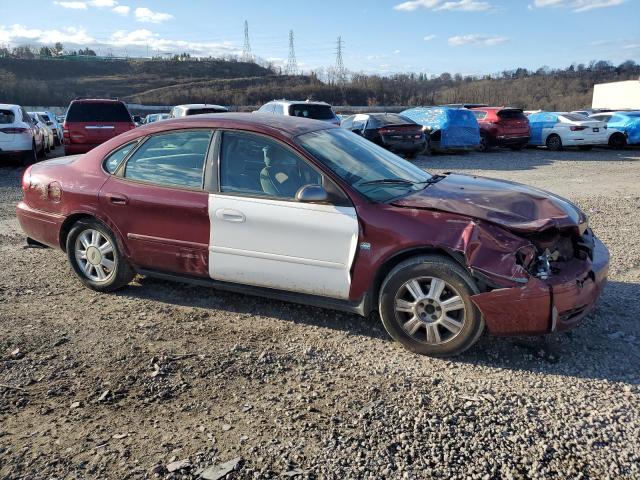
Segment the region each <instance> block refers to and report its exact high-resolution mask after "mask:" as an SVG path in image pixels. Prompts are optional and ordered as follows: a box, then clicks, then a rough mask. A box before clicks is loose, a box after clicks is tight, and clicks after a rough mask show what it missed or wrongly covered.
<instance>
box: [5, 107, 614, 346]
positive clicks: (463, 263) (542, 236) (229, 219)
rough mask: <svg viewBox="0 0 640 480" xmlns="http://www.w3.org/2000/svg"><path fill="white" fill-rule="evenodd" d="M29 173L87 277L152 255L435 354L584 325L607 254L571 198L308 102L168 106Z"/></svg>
mask: <svg viewBox="0 0 640 480" xmlns="http://www.w3.org/2000/svg"><path fill="white" fill-rule="evenodd" d="M22 188H23V192H24V197H23V200H22V201H21V202H20V203H19V205H18V207H17V217H18V220H19V222H20V225H21V227H22V229H23V231H24V232H25V234H26V235H27V236H28V237H29V238H30V239H31V242H32V243H33V242H39V243H41V244H43V245H48V246H50V247H54V248H58V249H62V250H64V251H65V252H66V254H67V257H68V260H69V262H70V263H71V266H72V267H73V270H74V272H75V273H76V275H77V276H78V277H79V279H80V280H81V281H82V282H83V283H84V284H85V285H86V286H87V287H89V288H92V289H94V290H97V291H102V292H107V291H113V290H116V289H119V288H122V287H124V286H126V285H127V284H128V283H129V281H130V280H131V279H132V278H133V276H134V274H135V273H140V274H142V275H148V276H156V277H160V278H164V279H173V280H179V281H185V282H194V283H196V284H200V285H210V286H213V287H218V288H221V289H226V290H233V291H237V292H243V293H250V294H256V295H264V296H269V297H272V298H277V299H281V300H290V301H296V302H300V303H307V304H311V305H316V306H324V307H328V308H333V309H339V310H345V311H350V312H355V313H358V314H361V315H365V316H367V315H369V314H370V313H372V312H374V311H379V312H380V315H381V317H382V321H383V323H384V325H385V327H386V329H387V330H388V331H389V333H390V334H391V336H392V337H393V338H395V339H396V340H398V341H399V342H400V343H402V344H403V345H404V346H405V347H407V348H409V349H410V350H412V351H414V352H417V353H421V354H429V355H440V356H445V355H454V354H457V353H460V352H462V351H463V350H465V349H467V348H469V347H470V346H471V345H473V344H474V343H475V342H476V340H477V339H478V338H479V336H480V335H481V334H482V332H483V331H485V330H486V331H488V332H489V333H491V334H499V335H508V334H511V335H515V334H523V335H530V334H543V333H548V332H552V331H558V330H565V329H568V328H571V327H574V326H575V325H576V324H577V323H578V322H579V321H580V320H581V319H582V318H583V317H584V316H585V315H586V314H587V313H588V312H589V311H590V310H591V309H592V308H593V306H594V304H595V302H596V300H597V298H598V296H599V294H600V292H601V290H602V288H603V285H604V283H605V280H606V276H607V268H608V263H609V253H608V251H607V249H606V247H605V246H604V245H603V244H602V243H601V242H600V240H598V239H597V238H596V237H595V236H594V234H593V232H592V231H591V229H590V228H589V225H588V221H587V217H586V216H585V214H584V213H583V212H582V211H581V210H580V209H579V208H578V207H576V206H575V205H573V204H572V203H571V202H569V201H568V200H565V199H562V198H560V197H558V196H556V195H553V194H551V193H548V192H544V191H542V190H537V189H534V188H530V187H527V186H525V185H521V184H516V183H512V182H506V181H500V180H492V179H489V178H482V177H478V176H467V175H457V174H445V175H431V174H429V173H427V172H425V171H423V170H422V169H420V168H418V167H416V166H414V165H413V164H411V163H409V162H406V161H404V160H403V159H400V158H399V157H398V156H396V155H394V154H392V153H390V152H389V151H387V150H385V149H383V148H381V147H379V146H378V145H375V144H374V143H372V142H370V141H368V140H366V139H364V138H363V137H360V136H358V135H356V134H354V133H353V132H349V131H347V130H345V129H342V128H339V127H336V126H331V125H328V124H327V123H326V122H319V121H312V120H307V119H300V118H295V117H289V118H287V117H285V116H282V117H281V118H280V119H278V121H277V122H274V121H273V117H272V116H270V115H262V114H257V115H255V114H254V115H252V114H242V113H230V114H220V115H211V116H193V117H189V118H184V119H179V120H173V119H172V120H167V121H164V122H156V123H153V124H151V125H145V126H143V127H140V128H137V129H135V130H132V131H129V132H127V133H124V134H122V135H120V136H119V137H117V138H114V139H112V140H109V141H108V142H106V143H104V144H103V145H100V146H99V147H97V148H95V149H94V150H93V151H91V152H89V153H88V154H86V155H82V156H76V157H72V158H69V157H67V158H62V159H55V160H50V161H47V162H43V163H40V164H36V165H34V166H32V167H30V168H28V169H26V171H25V173H24V176H23V179H22ZM42 268H43V267H41V268H40V274H43V273H44V272H43V271H42ZM58 273H59V272H58V271H57V270H56V271H55V272H52V274H56V275H57V274H58Z"/></svg>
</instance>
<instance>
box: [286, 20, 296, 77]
mask: <svg viewBox="0 0 640 480" xmlns="http://www.w3.org/2000/svg"><path fill="white" fill-rule="evenodd" d="M285 74H286V75H297V74H298V62H297V61H296V50H295V48H294V46H293V30H289V60H287V68H286V69H285Z"/></svg>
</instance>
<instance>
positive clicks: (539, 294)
mask: <svg viewBox="0 0 640 480" xmlns="http://www.w3.org/2000/svg"><path fill="white" fill-rule="evenodd" d="M482 228H483V229H486V228H487V226H483V227H482ZM495 229H496V227H493V226H490V227H489V230H491V231H492V236H494V235H495V233H494V232H493V230H495ZM499 230H502V229H499ZM503 232H504V231H503ZM502 237H505V238H504V242H503V243H502V245H501V246H502V247H504V248H505V249H506V251H505V252H504V254H503V255H502V256H501V257H499V258H500V260H501V261H500V262H498V263H496V262H495V260H493V261H491V260H489V261H487V257H486V253H485V254H483V255H482V256H479V253H481V252H484V250H485V249H486V248H485V247H484V245H481V246H479V247H478V249H477V250H476V253H475V255H474V254H472V255H467V258H466V261H467V265H468V266H469V267H470V268H471V271H472V273H473V275H474V277H476V279H477V281H478V283H479V285H480V286H481V290H482V292H481V293H479V294H477V295H474V296H473V297H472V300H473V302H474V303H475V304H476V306H477V307H478V309H479V310H480V311H481V312H482V315H483V317H484V319H485V323H486V326H487V330H488V331H489V332H490V333H491V334H494V335H536V334H542V333H548V332H553V331H557V330H566V329H569V328H572V327H574V326H575V325H577V324H578V323H579V322H580V320H581V319H582V318H583V317H584V316H585V315H586V314H587V313H589V311H591V309H592V308H593V306H594V305H595V303H596V301H597V299H598V297H599V295H600V293H601V292H602V289H603V287H604V284H605V282H606V277H607V272H608V267H609V252H608V251H607V249H606V247H605V246H604V245H603V244H602V242H600V240H598V239H597V238H596V237H595V236H594V235H593V232H592V231H591V229H589V228H587V225H586V221H585V222H584V223H583V224H581V225H578V226H575V227H568V228H564V229H558V228H553V227H552V228H547V229H544V230H542V231H539V232H533V233H528V234H522V233H520V232H518V234H517V235H516V234H513V233H511V232H504V233H503V234H502ZM506 237H508V238H506ZM509 249H511V250H510V251H511V252H512V255H509V253H508V251H509ZM506 272H510V273H509V274H505V273H506ZM509 284H510V285H509Z"/></svg>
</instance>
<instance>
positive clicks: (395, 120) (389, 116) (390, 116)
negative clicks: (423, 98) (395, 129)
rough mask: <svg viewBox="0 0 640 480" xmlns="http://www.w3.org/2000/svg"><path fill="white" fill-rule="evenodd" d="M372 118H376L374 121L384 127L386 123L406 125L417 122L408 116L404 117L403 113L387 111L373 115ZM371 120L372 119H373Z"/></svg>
mask: <svg viewBox="0 0 640 480" xmlns="http://www.w3.org/2000/svg"><path fill="white" fill-rule="evenodd" d="M371 120H374V123H375V124H376V125H378V126H381V127H384V126H386V125H406V124H408V123H409V124H415V123H416V122H414V121H413V120H410V119H408V118H407V117H403V116H402V115H398V114H395V113H385V114H382V115H371ZM371 120H370V121H371Z"/></svg>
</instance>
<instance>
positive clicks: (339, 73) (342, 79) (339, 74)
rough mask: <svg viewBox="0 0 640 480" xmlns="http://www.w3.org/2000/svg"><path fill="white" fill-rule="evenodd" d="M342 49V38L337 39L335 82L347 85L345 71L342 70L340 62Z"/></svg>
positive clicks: (342, 63) (342, 66) (342, 64)
mask: <svg viewBox="0 0 640 480" xmlns="http://www.w3.org/2000/svg"><path fill="white" fill-rule="evenodd" d="M343 49H344V41H343V40H342V37H338V42H337V48H336V82H337V83H338V84H340V85H342V84H345V83H347V69H346V68H344V62H343V60H342V50H343Z"/></svg>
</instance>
